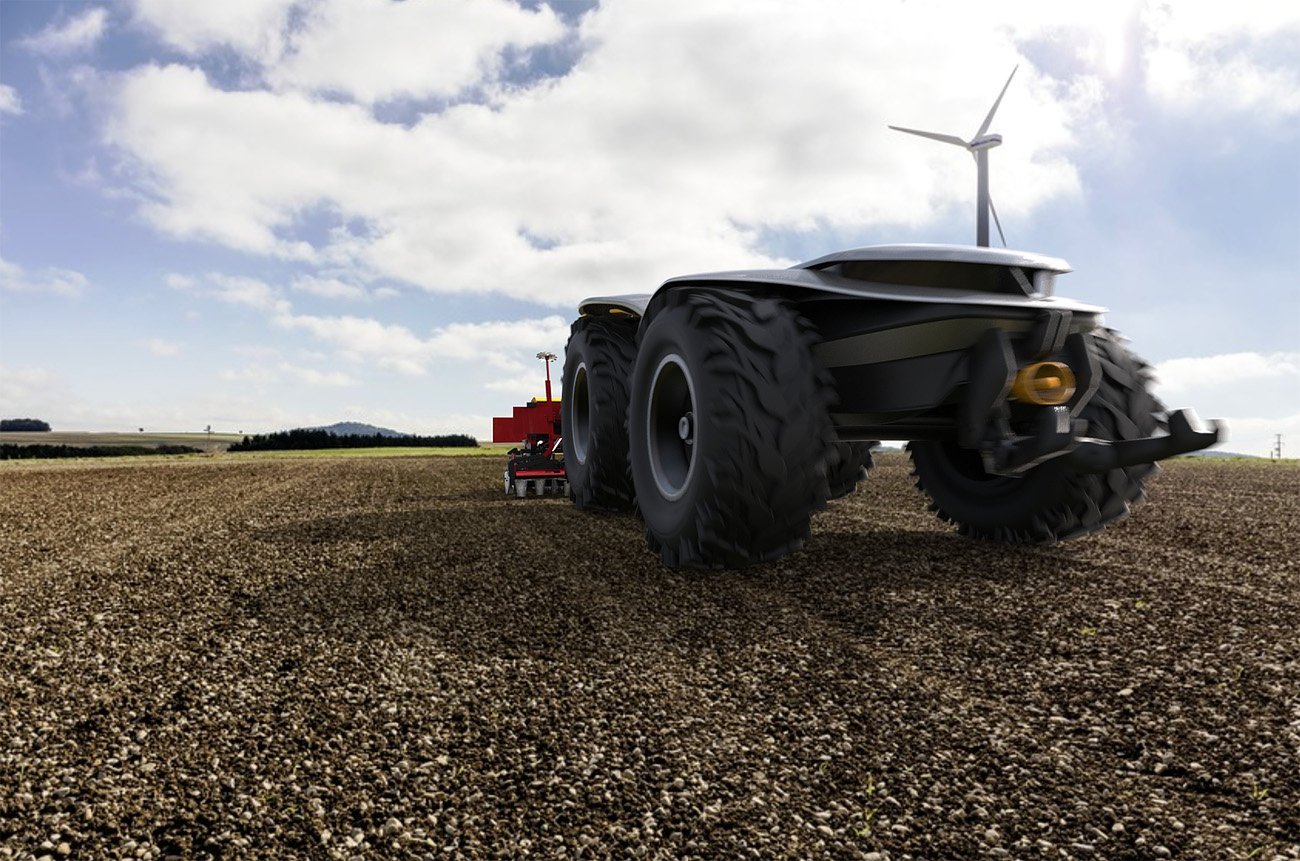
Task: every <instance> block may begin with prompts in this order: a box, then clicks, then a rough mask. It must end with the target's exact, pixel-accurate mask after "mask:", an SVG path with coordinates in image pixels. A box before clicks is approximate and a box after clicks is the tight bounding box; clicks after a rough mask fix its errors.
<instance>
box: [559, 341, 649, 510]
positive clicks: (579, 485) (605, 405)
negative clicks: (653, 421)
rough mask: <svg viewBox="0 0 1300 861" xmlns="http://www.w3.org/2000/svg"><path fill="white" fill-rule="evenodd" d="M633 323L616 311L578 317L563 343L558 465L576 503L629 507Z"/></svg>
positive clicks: (589, 506)
mask: <svg viewBox="0 0 1300 861" xmlns="http://www.w3.org/2000/svg"><path fill="white" fill-rule="evenodd" d="M636 327H637V323H636V321H635V320H628V319H622V318H618V317H579V318H578V319H577V320H575V321H574V323H573V327H572V329H571V331H570V335H569V343H568V345H567V346H566V347H565V348H564V381H563V384H562V392H563V394H562V395H561V398H560V425H561V429H562V432H563V434H564V470H565V473H566V476H567V478H568V481H569V498H570V499H572V500H573V502H574V504H575V505H577V507H578V508H580V509H584V510H590V509H603V510H607V511H629V510H631V509H632V475H631V473H630V472H629V471H628V463H627V402H628V395H627V393H628V376H629V375H630V374H631V372H632V361H633V359H634V358H635V357H636Z"/></svg>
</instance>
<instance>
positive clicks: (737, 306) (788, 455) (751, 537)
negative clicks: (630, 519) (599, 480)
mask: <svg viewBox="0 0 1300 861" xmlns="http://www.w3.org/2000/svg"><path fill="white" fill-rule="evenodd" d="M667 302H668V304H667V305H666V306H665V307H664V308H663V309H662V310H661V311H659V312H658V313H657V314H656V315H655V316H654V317H653V318H651V319H650V321H649V322H648V324H647V325H646V326H645V327H644V329H643V330H642V333H641V339H640V343H639V345H638V349H637V358H636V365H635V367H634V368H633V371H632V401H631V406H630V407H629V409H628V441H629V444H630V446H631V455H630V460H631V463H632V478H633V483H634V484H635V486H636V501H637V508H638V511H639V513H640V515H641V517H642V519H643V520H644V521H645V524H646V541H647V543H648V544H649V546H650V549H651V550H652V551H654V552H657V553H658V554H659V555H660V558H661V559H662V560H663V562H664V564H665V565H667V566H669V567H671V568H686V567H689V568H739V567H744V566H747V565H753V564H756V563H760V562H767V561H771V560H773V559H776V558H778V557H780V556H783V555H785V554H786V553H790V552H792V551H794V550H797V549H799V548H800V547H802V546H803V542H804V540H805V539H806V538H808V536H809V535H810V534H811V527H810V524H809V519H810V517H811V515H812V512H813V511H815V510H816V509H818V508H821V507H822V506H823V505H824V504H825V500H826V474H825V473H826V461H827V457H828V454H829V449H830V446H831V445H832V442H833V437H832V431H831V423H830V413H829V408H830V405H831V403H832V402H833V400H834V383H833V381H832V380H831V378H830V376H829V375H828V374H827V373H826V372H825V371H824V370H822V369H821V368H820V366H819V365H818V364H817V363H816V361H815V360H814V358H813V355H812V346H813V344H815V343H816V342H817V340H818V336H817V333H816V330H815V329H814V328H813V326H812V325H811V324H810V323H809V322H808V321H807V320H806V319H804V318H803V317H801V316H799V315H798V314H797V313H796V312H795V311H794V309H793V308H791V307H790V306H789V305H788V304H786V303H784V302H782V301H780V300H776V299H768V298H756V297H754V296H751V295H748V294H745V293H741V292H737V291H730V290H721V289H718V290H707V291H706V290H700V291H691V292H683V293H679V294H676V295H673V296H670V297H669V298H668V300H667Z"/></svg>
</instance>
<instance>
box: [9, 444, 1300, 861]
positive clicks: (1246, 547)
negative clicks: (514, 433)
mask: <svg viewBox="0 0 1300 861" xmlns="http://www.w3.org/2000/svg"><path fill="white" fill-rule="evenodd" d="M501 469H502V462H500V461H499V460H496V459H480V458H466V459H463V458H400V459H380V458H373V459H372V458H320V459H294V460H290V459H278V458H273V457H272V458H247V459H237V458H196V459H184V460H178V461H172V462H163V461H154V462H151V463H144V464H142V463H138V462H133V463H129V464H120V463H112V464H107V463H95V464H90V465H85V464H74V465H68V464H64V463H59V464H52V465H43V466H38V465H32V464H5V465H3V468H0V858H6V859H8V858H41V857H49V858H52V859H57V858H62V857H75V858H166V857H177V858H218V857H220V858H234V857H239V858H243V857H258V858H294V857H301V858H343V857H363V858H377V857H393V858H407V857H426V856H427V857H466V858H494V857H503V858H520V857H537V858H557V857H569V858H619V859H621V858H628V857H641V858H687V857H699V858H716V857H727V858H746V857H752V858H790V859H796V858H799V859H802V858H872V859H893V861H899V859H905V858H915V859H922V858H925V859H935V858H971V857H1012V858H1063V857H1065V858H1088V857H1095V858H1115V859H1149V858H1198V859H1232V858H1240V859H1246V858H1251V859H1277V858H1285V859H1300V765H1297V763H1298V762H1300V561H1297V559H1298V557H1300V467H1297V466H1296V465H1295V464H1294V463H1292V464H1272V463H1268V462H1251V463H1243V462H1224V463H1220V462H1213V461H1199V460H1181V461H1176V462H1173V463H1172V464H1170V465H1168V466H1167V467H1166V469H1165V470H1164V472H1163V473H1162V474H1161V475H1160V476H1158V477H1157V478H1156V479H1155V481H1154V483H1153V485H1152V487H1151V491H1150V498H1149V500H1148V501H1147V503H1146V504H1144V505H1143V506H1141V507H1140V508H1139V509H1138V510H1137V512H1136V514H1135V516H1134V517H1133V518H1131V519H1129V520H1127V521H1124V522H1122V523H1120V524H1118V525H1116V526H1114V527H1112V528H1111V529H1109V530H1108V531H1107V532H1105V533H1103V534H1101V535H1098V536H1094V537H1092V538H1089V539H1085V540H1083V541H1078V542H1073V543H1069V544H1064V545H1057V546H1051V547H1029V548H1026V547H1002V546H994V545H987V544H980V543H975V542H971V541H968V540H966V539H963V538H961V537H959V536H957V535H956V534H954V533H953V532H951V531H949V529H948V528H947V527H946V526H944V525H943V524H941V523H939V522H938V521H937V520H935V519H934V518H933V517H932V515H930V514H929V513H928V512H927V511H926V510H925V507H924V503H923V501H922V499H921V497H920V495H919V494H918V493H917V492H916V491H915V490H914V489H913V488H912V486H911V479H910V478H909V475H908V465H907V460H906V457H905V456H903V455H898V454H894V455H885V456H883V457H882V458H880V465H879V467H878V468H877V469H876V470H875V471H874V472H873V473H872V476H871V478H870V479H869V480H868V481H866V482H864V483H863V484H862V485H861V488H860V490H859V492H858V493H857V494H855V495H853V496H851V497H849V498H846V499H844V500H841V501H838V502H835V503H832V504H831V506H830V507H829V509H828V510H827V511H826V512H823V513H822V514H821V515H819V516H818V517H817V519H816V521H815V524H814V536H813V539H812V541H811V542H810V543H809V545H808V547H807V548H806V549H805V550H804V551H803V552H801V553H799V554H796V555H794V556H791V557H789V558H787V559H786V560H783V561H781V562H779V563H775V564H771V565H766V566H761V567H757V568H754V569H749V570H745V571H730V572H721V573H705V572H674V571H669V570H666V569H664V568H662V567H661V566H660V565H659V564H658V561H657V559H656V558H655V557H653V556H651V555H650V554H649V552H647V550H646V549H645V542H644V539H643V537H642V534H641V532H642V531H641V529H640V527H639V525H638V523H637V521H636V520H635V519H634V518H633V517H630V516H617V515H591V514H584V513H582V512H579V511H577V510H575V509H574V508H573V507H572V506H571V505H570V504H569V503H568V502H567V501H563V500H558V499H543V500H537V499H532V498H530V499H528V500H518V499H514V498H512V497H506V496H505V495H504V494H503V493H502V491H501Z"/></svg>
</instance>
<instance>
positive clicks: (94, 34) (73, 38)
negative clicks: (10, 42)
mask: <svg viewBox="0 0 1300 861" xmlns="http://www.w3.org/2000/svg"><path fill="white" fill-rule="evenodd" d="M107 23H108V10H106V9H103V8H101V7H98V6H97V7H94V8H91V9H87V10H86V11H85V12H83V13H81V14H80V15H77V16H76V17H73V18H70V19H68V20H66V21H63V22H61V23H58V22H56V23H53V24H50V26H48V27H46V28H45V29H44V30H42V31H41V32H39V33H37V34H35V35H33V36H28V37H27V38H25V39H20V40H19V42H18V44H19V45H21V46H22V47H24V48H26V49H27V50H29V51H32V52H33V53H37V54H50V55H66V54H75V53H79V52H83V51H89V50H90V49H91V48H94V47H95V45H96V43H98V42H99V39H100V37H101V36H103V35H104V30H105V27H106V25H107Z"/></svg>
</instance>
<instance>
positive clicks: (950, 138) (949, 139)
mask: <svg viewBox="0 0 1300 861" xmlns="http://www.w3.org/2000/svg"><path fill="white" fill-rule="evenodd" d="M890 128H891V129H893V130H894V131H896V132H906V133H907V134H909V135H919V136H921V137H923V138H929V139H930V140H932V141H940V142H942V143H950V144H953V145H954V146H959V147H961V148H962V149H970V144H968V143H967V142H966V141H964V140H962V139H961V138H959V137H957V136H956V135H941V134H938V133H937V132H923V131H920V130H919V129H905V128H903V127H902V126H890Z"/></svg>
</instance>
